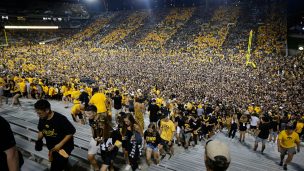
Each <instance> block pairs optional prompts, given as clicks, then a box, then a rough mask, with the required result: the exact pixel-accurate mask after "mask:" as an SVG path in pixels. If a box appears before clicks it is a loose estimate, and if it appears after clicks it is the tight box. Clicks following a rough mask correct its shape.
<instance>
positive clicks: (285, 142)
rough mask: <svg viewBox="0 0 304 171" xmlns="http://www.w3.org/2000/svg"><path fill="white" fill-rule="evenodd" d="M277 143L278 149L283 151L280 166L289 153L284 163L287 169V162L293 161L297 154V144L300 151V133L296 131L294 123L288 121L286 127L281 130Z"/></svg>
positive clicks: (284, 167)
mask: <svg viewBox="0 0 304 171" xmlns="http://www.w3.org/2000/svg"><path fill="white" fill-rule="evenodd" d="M277 145H278V151H279V152H280V153H281V162H280V166H282V165H283V160H284V157H285V155H286V154H287V155H288V156H287V159H286V160H285V162H284V165H283V169H284V170H287V164H289V163H290V162H291V160H292V158H293V156H294V155H295V154H296V149H295V146H297V151H298V152H300V138H299V134H297V133H296V132H295V131H294V127H293V125H292V124H290V123H288V124H287V125H286V129H285V130H283V131H281V132H280V134H279V137H278V141H277Z"/></svg>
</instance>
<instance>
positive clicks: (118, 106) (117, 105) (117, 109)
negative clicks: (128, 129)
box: [112, 90, 122, 120]
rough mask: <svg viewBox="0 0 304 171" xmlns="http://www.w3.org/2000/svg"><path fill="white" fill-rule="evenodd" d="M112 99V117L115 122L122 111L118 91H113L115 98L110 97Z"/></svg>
mask: <svg viewBox="0 0 304 171" xmlns="http://www.w3.org/2000/svg"><path fill="white" fill-rule="evenodd" d="M112 99H113V100H114V110H113V116H114V117H115V120H116V118H117V117H118V114H119V113H120V112H121V110H122V97H121V95H120V93H119V90H116V91H115V96H114V97H112Z"/></svg>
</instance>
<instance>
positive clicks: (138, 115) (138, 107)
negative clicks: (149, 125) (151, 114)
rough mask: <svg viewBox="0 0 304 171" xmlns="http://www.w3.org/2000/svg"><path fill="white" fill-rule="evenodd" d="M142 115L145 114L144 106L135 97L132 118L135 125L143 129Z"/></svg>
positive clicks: (139, 98)
mask: <svg viewBox="0 0 304 171" xmlns="http://www.w3.org/2000/svg"><path fill="white" fill-rule="evenodd" d="M144 113H145V104H144V103H143V100H142V99H141V97H135V104H134V116H135V120H136V121H137V123H138V124H139V125H140V127H141V128H142V129H144Z"/></svg>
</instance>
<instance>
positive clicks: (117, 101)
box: [113, 95, 122, 110]
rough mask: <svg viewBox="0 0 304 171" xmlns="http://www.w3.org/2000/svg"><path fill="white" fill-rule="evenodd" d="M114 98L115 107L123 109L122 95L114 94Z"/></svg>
mask: <svg viewBox="0 0 304 171" xmlns="http://www.w3.org/2000/svg"><path fill="white" fill-rule="evenodd" d="M113 100H114V108H115V109H117V110H119V109H121V108H122V97H121V95H118V96H114V97H113Z"/></svg>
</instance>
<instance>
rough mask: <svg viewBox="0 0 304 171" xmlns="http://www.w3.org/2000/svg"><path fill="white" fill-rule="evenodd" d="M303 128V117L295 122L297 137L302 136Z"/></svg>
mask: <svg viewBox="0 0 304 171" xmlns="http://www.w3.org/2000/svg"><path fill="white" fill-rule="evenodd" d="M303 128H304V119H300V120H299V121H297V124H296V130H295V131H296V133H298V134H299V137H302V135H303Z"/></svg>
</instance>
